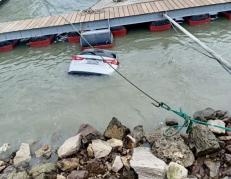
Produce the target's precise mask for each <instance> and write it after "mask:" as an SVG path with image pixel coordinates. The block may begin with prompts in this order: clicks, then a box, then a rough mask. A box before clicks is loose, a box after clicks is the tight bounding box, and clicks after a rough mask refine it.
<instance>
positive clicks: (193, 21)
mask: <svg viewBox="0 0 231 179" xmlns="http://www.w3.org/2000/svg"><path fill="white" fill-rule="evenodd" d="M210 21H211V18H210V16H209V14H204V15H198V16H191V17H189V18H187V22H188V24H189V25H190V26H196V25H202V24H208V23H210Z"/></svg>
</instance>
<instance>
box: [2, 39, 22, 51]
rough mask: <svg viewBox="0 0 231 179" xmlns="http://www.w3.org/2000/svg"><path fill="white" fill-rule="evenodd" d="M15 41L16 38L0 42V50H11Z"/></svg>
mask: <svg viewBox="0 0 231 179" xmlns="http://www.w3.org/2000/svg"><path fill="white" fill-rule="evenodd" d="M17 43H18V41H17V40H13V41H6V42H0V52H9V51H11V50H13V49H14V48H15V47H16V45H17Z"/></svg>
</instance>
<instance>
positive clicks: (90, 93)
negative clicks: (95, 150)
mask: <svg viewBox="0 0 231 179" xmlns="http://www.w3.org/2000/svg"><path fill="white" fill-rule="evenodd" d="M41 2H42V1H28V0H24V1H20V0H10V1H9V2H8V4H6V5H5V6H3V7H1V8H0V19H1V21H5V20H11V19H18V18H20V19H23V18H27V17H34V16H37V15H47V11H46V9H43V8H41V7H40V5H39V4H40V3H41ZM68 2H69V3H67V2H65V3H64V2H63V1H61V0H59V1H57V0H54V1H53V3H54V5H55V6H56V7H57V9H58V10H59V11H60V12H64V11H67V10H74V9H78V8H85V7H87V6H89V5H90V4H91V3H93V2H91V1H90V0H88V1H86V0H84V1H80V0H72V1H68ZM25 7H29V10H25V9H24V8H25ZM185 27H187V26H185ZM187 28H188V29H189V30H190V31H191V32H193V33H194V34H195V35H196V36H197V37H199V38H200V39H201V40H203V41H204V42H206V44H208V45H209V46H210V47H212V48H213V49H215V50H216V51H217V52H219V53H220V54H221V55H222V56H223V57H225V59H227V60H229V61H231V60H230V59H231V54H230V51H231V46H230V42H231V24H230V22H229V21H227V20H225V19H219V20H217V21H215V22H212V23H211V24H210V25H205V26H201V27H190V28H189V27H187ZM179 41H188V39H187V38H185V37H184V36H183V35H177V34H176V33H175V32H174V30H171V31H168V32H163V33H151V32H149V31H148V30H147V29H139V30H130V31H129V34H128V35H127V36H126V37H125V38H119V39H116V47H115V48H114V49H113V50H115V51H116V52H117V54H118V55H119V59H120V62H121V66H120V71H121V72H122V73H123V74H125V75H126V76H127V77H128V78H129V79H131V80H132V81H133V82H135V83H136V84H138V85H139V86H140V87H142V88H143V89H144V90H146V91H147V92H148V93H150V94H151V95H153V96H154V97H156V98H157V99H159V100H163V101H165V102H167V103H168V104H170V105H171V106H173V107H175V108H179V107H182V108H183V109H184V110H185V111H187V112H189V113H190V114H191V113H192V112H194V111H196V110H199V109H202V108H204V107H207V106H211V107H214V108H216V109H226V110H229V111H231V109H230V107H231V93H230V88H231V76H230V75H228V74H227V73H226V72H225V71H224V70H223V69H222V68H221V67H220V66H219V65H218V64H217V62H215V61H213V60H211V59H209V58H207V57H205V56H203V55H201V54H199V53H198V52H196V51H194V50H192V49H190V48H188V47H187V46H185V45H184V44H182V43H180V42H179ZM78 52H79V46H78V45H76V46H75V45H70V44H67V43H57V44H53V45H52V46H50V47H48V48H40V49H30V48H28V47H18V48H16V49H15V50H14V51H13V52H10V53H4V54H0V131H1V137H0V145H1V144H2V143H4V142H10V143H12V144H18V143H19V142H28V141H32V140H34V139H41V140H43V141H46V142H56V140H58V139H59V135H61V136H62V137H61V138H63V137H65V136H69V135H72V134H73V133H75V132H76V131H77V130H78V127H79V125H80V124H82V123H90V124H93V125H94V126H95V127H96V128H98V129H99V130H103V129H104V128H105V126H106V125H107V123H108V122H109V121H110V119H111V118H112V117H113V116H116V117H118V118H119V120H121V121H122V122H123V123H124V124H125V125H127V126H129V127H133V126H135V125H138V124H142V125H144V126H145V129H147V130H150V129H152V128H154V127H155V126H157V125H159V124H160V122H161V121H163V120H164V118H165V117H166V116H168V117H169V116H173V115H172V114H171V113H167V112H165V111H163V110H158V109H156V108H153V107H152V105H150V101H149V100H147V99H146V98H145V97H144V96H143V95H141V94H140V93H139V92H137V91H136V90H135V89H133V88H132V87H130V86H129V85H128V84H127V83H126V82H125V81H124V80H123V79H121V78H120V77H119V76H118V75H117V74H114V75H112V76H110V77H79V76H70V75H68V74H67V69H68V66H69V63H70V56H71V55H73V54H76V53H78Z"/></svg>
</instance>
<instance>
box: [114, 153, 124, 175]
mask: <svg viewBox="0 0 231 179" xmlns="http://www.w3.org/2000/svg"><path fill="white" fill-rule="evenodd" d="M123 166H124V165H123V162H122V160H121V157H120V156H118V155H117V156H116V157H115V159H114V161H113V164H112V171H113V172H118V171H120V170H121V169H122V168H123Z"/></svg>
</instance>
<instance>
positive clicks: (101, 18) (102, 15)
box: [99, 10, 105, 20]
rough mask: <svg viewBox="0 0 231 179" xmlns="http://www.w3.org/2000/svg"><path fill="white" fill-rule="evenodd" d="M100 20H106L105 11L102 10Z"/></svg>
mask: <svg viewBox="0 0 231 179" xmlns="http://www.w3.org/2000/svg"><path fill="white" fill-rule="evenodd" d="M99 19H100V20H103V19H105V11H104V10H101V11H100V14H99Z"/></svg>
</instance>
